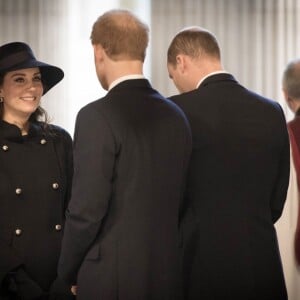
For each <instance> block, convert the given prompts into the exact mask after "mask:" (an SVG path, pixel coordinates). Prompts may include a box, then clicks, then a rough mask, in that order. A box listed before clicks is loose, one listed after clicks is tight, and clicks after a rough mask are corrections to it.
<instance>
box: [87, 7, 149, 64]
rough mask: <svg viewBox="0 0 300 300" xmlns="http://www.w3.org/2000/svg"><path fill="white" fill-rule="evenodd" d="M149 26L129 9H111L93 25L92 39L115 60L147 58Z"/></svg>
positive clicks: (93, 42)
mask: <svg viewBox="0 0 300 300" xmlns="http://www.w3.org/2000/svg"><path fill="white" fill-rule="evenodd" d="M148 35H149V28H148V26H147V25H146V24H144V23H143V22H142V21H140V20H139V19H138V18H137V17H136V16H135V15H133V14H132V13H131V12H129V11H127V10H121V9H118V10H110V11H108V12H106V13H104V14H103V15H101V16H100V17H99V18H98V19H97V21H96V22H95V23H94V25H93V29H92V33H91V41H92V44H93V45H96V44H100V45H101V46H102V47H103V48H104V50H105V52H106V54H107V55H108V56H109V57H110V58H111V59H113V60H123V59H129V60H140V61H142V62H143V61H144V60H145V55H146V48H147V46H148V41H149V36H148Z"/></svg>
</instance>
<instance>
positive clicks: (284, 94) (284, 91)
mask: <svg viewBox="0 0 300 300" xmlns="http://www.w3.org/2000/svg"><path fill="white" fill-rule="evenodd" d="M282 93H283V96H284V98H285V100H286V101H288V98H289V95H288V93H287V91H286V90H285V89H284V88H282Z"/></svg>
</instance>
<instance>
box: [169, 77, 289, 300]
mask: <svg viewBox="0 0 300 300" xmlns="http://www.w3.org/2000/svg"><path fill="white" fill-rule="evenodd" d="M171 99H172V100H173V101H175V103H177V104H178V105H179V106H180V107H181V108H182V110H183V111H184V112H185V114H186V116H187V117H188V120H189V122H190V125H191V130H192V137H193V151H192V157H191V161H190V167H189V179H188V184H187V198H186V201H185V212H184V214H183V218H182V221H181V229H182V232H183V246H184V247H183V249H184V252H183V255H184V256H183V270H184V279H185V292H186V299H189V300H198V299H203V300H241V299H243V300H250V299H251V300H258V299H259V300H284V299H286V297H287V296H286V289H285V283H284V278H283V271H282V266H281V260H280V255H279V249H278V243H277V236H276V231H275V228H274V225H273V224H274V223H275V222H276V221H277V220H278V218H279V217H280V216H281V213H282V209H283V206H284V203H285V199H286V191H287V187H288V182H289V138H288V133H287V128H286V123H285V118H284V115H283V112H282V109H281V107H280V105H279V104H278V103H275V102H274V101H271V100H268V99H266V98H264V97H261V96H259V95H257V94H255V93H253V92H250V91H249V90H247V89H245V88H244V87H242V86H241V85H240V84H238V82H237V81H236V80H235V79H234V78H233V76H231V75H230V74H226V73H225V74H215V75H212V76H209V77H208V78H206V79H205V80H204V81H203V82H202V83H201V85H200V87H199V88H198V89H196V90H194V91H191V92H189V93H184V94H181V95H178V96H175V97H172V98H171Z"/></svg>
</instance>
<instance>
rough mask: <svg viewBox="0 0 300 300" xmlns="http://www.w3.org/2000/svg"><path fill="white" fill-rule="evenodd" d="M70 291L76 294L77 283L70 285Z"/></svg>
mask: <svg viewBox="0 0 300 300" xmlns="http://www.w3.org/2000/svg"><path fill="white" fill-rule="evenodd" d="M71 293H72V294H73V295H74V296H76V295H77V285H72V287H71Z"/></svg>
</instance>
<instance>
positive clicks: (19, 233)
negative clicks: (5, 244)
mask: <svg viewBox="0 0 300 300" xmlns="http://www.w3.org/2000/svg"><path fill="white" fill-rule="evenodd" d="M15 233H16V235H17V236H19V235H21V234H22V229H19V228H18V229H16V230H15Z"/></svg>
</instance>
